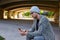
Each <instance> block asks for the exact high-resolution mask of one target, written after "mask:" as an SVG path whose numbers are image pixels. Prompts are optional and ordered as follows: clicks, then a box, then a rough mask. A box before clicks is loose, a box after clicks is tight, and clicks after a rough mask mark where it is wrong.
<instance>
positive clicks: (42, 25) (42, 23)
mask: <svg viewBox="0 0 60 40" xmlns="http://www.w3.org/2000/svg"><path fill="white" fill-rule="evenodd" d="M36 22H37V20H36V19H35V20H34V22H33V25H32V28H31V29H30V30H29V32H28V34H29V35H32V36H34V37H35V36H40V35H42V36H43V37H44V38H45V40H55V35H54V32H53V29H52V26H51V24H50V22H49V21H48V19H47V18H46V17H45V16H43V15H40V20H39V24H38V30H36Z"/></svg>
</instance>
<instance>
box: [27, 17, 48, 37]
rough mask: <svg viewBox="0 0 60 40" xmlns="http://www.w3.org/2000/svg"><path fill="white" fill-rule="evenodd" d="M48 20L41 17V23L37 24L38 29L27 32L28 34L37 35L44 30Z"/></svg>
mask: <svg viewBox="0 0 60 40" xmlns="http://www.w3.org/2000/svg"><path fill="white" fill-rule="evenodd" d="M47 22H48V20H47V19H46V18H43V19H42V20H41V23H40V24H39V29H38V30H37V31H34V32H28V35H30V36H39V35H41V33H42V31H44V29H45V27H46V25H47Z"/></svg>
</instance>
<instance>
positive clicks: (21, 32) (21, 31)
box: [18, 28, 28, 36]
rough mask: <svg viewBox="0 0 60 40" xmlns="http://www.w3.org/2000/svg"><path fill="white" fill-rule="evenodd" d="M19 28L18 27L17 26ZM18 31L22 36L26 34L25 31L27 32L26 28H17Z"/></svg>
mask: <svg viewBox="0 0 60 40" xmlns="http://www.w3.org/2000/svg"><path fill="white" fill-rule="evenodd" d="M18 29H19V28H18ZM18 31H19V33H20V34H21V35H22V36H25V35H27V33H28V30H24V31H23V30H21V29H19V30H18Z"/></svg>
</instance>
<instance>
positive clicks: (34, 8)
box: [30, 6, 40, 14]
mask: <svg viewBox="0 0 60 40" xmlns="http://www.w3.org/2000/svg"><path fill="white" fill-rule="evenodd" d="M33 12H36V13H38V14H39V13H40V9H39V8H38V7H37V6H32V7H31V9H30V13H33Z"/></svg>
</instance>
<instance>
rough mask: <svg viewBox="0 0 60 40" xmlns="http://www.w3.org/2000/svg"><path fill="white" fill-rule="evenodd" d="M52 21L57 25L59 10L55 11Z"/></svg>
mask: <svg viewBox="0 0 60 40" xmlns="http://www.w3.org/2000/svg"><path fill="white" fill-rule="evenodd" d="M54 20H55V23H58V24H59V9H57V10H56V11H55V15H54Z"/></svg>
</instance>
